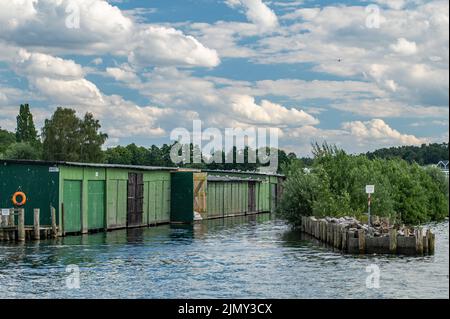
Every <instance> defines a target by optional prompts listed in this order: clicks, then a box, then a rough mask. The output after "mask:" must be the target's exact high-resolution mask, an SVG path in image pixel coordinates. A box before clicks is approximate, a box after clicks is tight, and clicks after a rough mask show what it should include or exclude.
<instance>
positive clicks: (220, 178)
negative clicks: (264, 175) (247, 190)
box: [208, 175, 261, 183]
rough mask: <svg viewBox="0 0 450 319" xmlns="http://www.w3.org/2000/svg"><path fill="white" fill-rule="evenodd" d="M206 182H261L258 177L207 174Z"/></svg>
mask: <svg viewBox="0 0 450 319" xmlns="http://www.w3.org/2000/svg"><path fill="white" fill-rule="evenodd" d="M208 182H257V183H261V180H260V179H254V178H244V177H236V176H211V175H208Z"/></svg>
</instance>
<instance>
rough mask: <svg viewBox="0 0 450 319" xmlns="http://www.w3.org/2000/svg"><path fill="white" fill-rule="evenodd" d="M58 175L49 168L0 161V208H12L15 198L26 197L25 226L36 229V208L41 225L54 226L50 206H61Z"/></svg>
mask: <svg viewBox="0 0 450 319" xmlns="http://www.w3.org/2000/svg"><path fill="white" fill-rule="evenodd" d="M58 188H59V173H58V170H57V168H56V167H53V166H48V165H31V164H22V163H20V164H18V163H12V162H6V161H1V160H0V208H13V203H12V201H11V199H12V196H13V194H14V193H15V192H16V191H18V190H19V189H21V190H22V191H23V192H24V193H25V194H26V196H27V203H26V204H25V206H23V208H24V209H25V224H26V225H33V219H34V213H33V209H34V208H39V209H40V218H39V219H40V223H41V225H51V213H50V206H51V205H53V206H55V207H56V206H57V205H58V201H59V199H58Z"/></svg>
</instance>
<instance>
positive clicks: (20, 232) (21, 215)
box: [0, 207, 58, 242]
mask: <svg viewBox="0 0 450 319" xmlns="http://www.w3.org/2000/svg"><path fill="white" fill-rule="evenodd" d="M50 211H51V225H49V226H48V225H41V224H40V209H38V208H36V209H34V210H33V226H26V225H25V209H24V208H11V209H9V213H8V214H7V215H3V214H2V215H1V216H0V217H1V221H0V241H19V242H24V241H26V240H40V239H44V238H45V239H47V238H56V237H58V227H57V226H56V209H55V208H54V207H50ZM16 217H17V218H16Z"/></svg>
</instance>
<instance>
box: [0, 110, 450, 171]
mask: <svg viewBox="0 0 450 319" xmlns="http://www.w3.org/2000/svg"><path fill="white" fill-rule="evenodd" d="M100 129H101V125H100V122H99V121H98V120H97V119H95V118H94V116H93V115H92V114H91V113H86V114H85V115H84V117H82V118H79V117H77V115H76V112H75V110H73V109H69V108H61V107H59V108H57V109H56V111H55V112H54V113H53V114H52V116H51V117H50V118H49V119H46V120H45V122H44V127H42V129H41V130H40V134H39V132H38V130H37V129H36V127H35V125H34V121H33V115H32V113H31V110H30V106H29V105H28V104H23V105H21V106H20V108H19V114H18V116H17V127H16V131H15V132H14V133H13V132H9V131H6V130H4V129H1V128H0V158H3V159H30V160H48V161H72V162H86V163H109V164H129V165H146V166H167V167H172V166H175V164H174V163H173V162H172V161H171V158H170V151H171V149H172V146H173V144H163V145H162V146H157V145H152V146H151V147H143V146H138V145H135V144H129V145H127V146H116V147H111V148H108V149H107V150H103V149H102V147H103V145H104V144H105V142H106V141H107V139H108V135H107V134H104V133H102V132H101V131H100ZM190 149H191V151H193V150H194V146H193V145H190ZM273 151H275V152H278V162H279V170H278V171H279V172H282V171H283V168H284V167H286V166H287V164H290V163H297V164H299V165H301V166H304V167H305V166H306V167H310V166H312V165H313V162H314V160H313V158H309V157H301V158H299V157H298V156H297V155H296V154H295V153H287V152H285V151H284V150H281V149H280V150H273ZM232 152H233V154H232V155H233V158H236V155H237V154H239V153H241V154H242V153H243V154H244V157H245V159H247V158H248V153H249V148H248V147H247V148H245V149H243V150H237V149H236V148H234V149H233V150H232ZM266 152H267V150H266ZM208 155H209V154H208ZM227 155H228V156H229V155H230V154H227ZM366 155H367V157H368V158H370V159H373V158H401V159H404V160H406V161H408V162H409V163H412V162H416V163H418V164H419V165H427V164H436V163H437V162H439V161H440V160H446V159H448V156H449V154H448V143H443V144H429V145H422V146H402V147H392V148H388V149H380V150H377V151H374V152H370V153H367V154H366ZM221 157H222V159H223V160H222V162H221V163H216V162H212V163H206V162H203V163H201V164H193V163H192V161H191V163H181V164H178V165H176V166H180V167H191V168H202V169H220V170H243V171H255V170H257V169H258V168H260V167H261V166H265V165H263V164H261V163H260V162H259V161H257V162H256V163H249V161H248V160H245V161H244V163H236V162H233V163H226V162H225V160H224V158H225V153H223V152H222V153H221Z"/></svg>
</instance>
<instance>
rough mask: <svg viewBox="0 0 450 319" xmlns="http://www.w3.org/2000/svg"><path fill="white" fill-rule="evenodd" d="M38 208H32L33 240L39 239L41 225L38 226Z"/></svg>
mask: <svg viewBox="0 0 450 319" xmlns="http://www.w3.org/2000/svg"><path fill="white" fill-rule="evenodd" d="M40 211H41V210H40V209H39V208H35V209H34V215H33V217H34V221H33V239H34V240H39V239H41V226H40V222H39V215H40Z"/></svg>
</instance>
